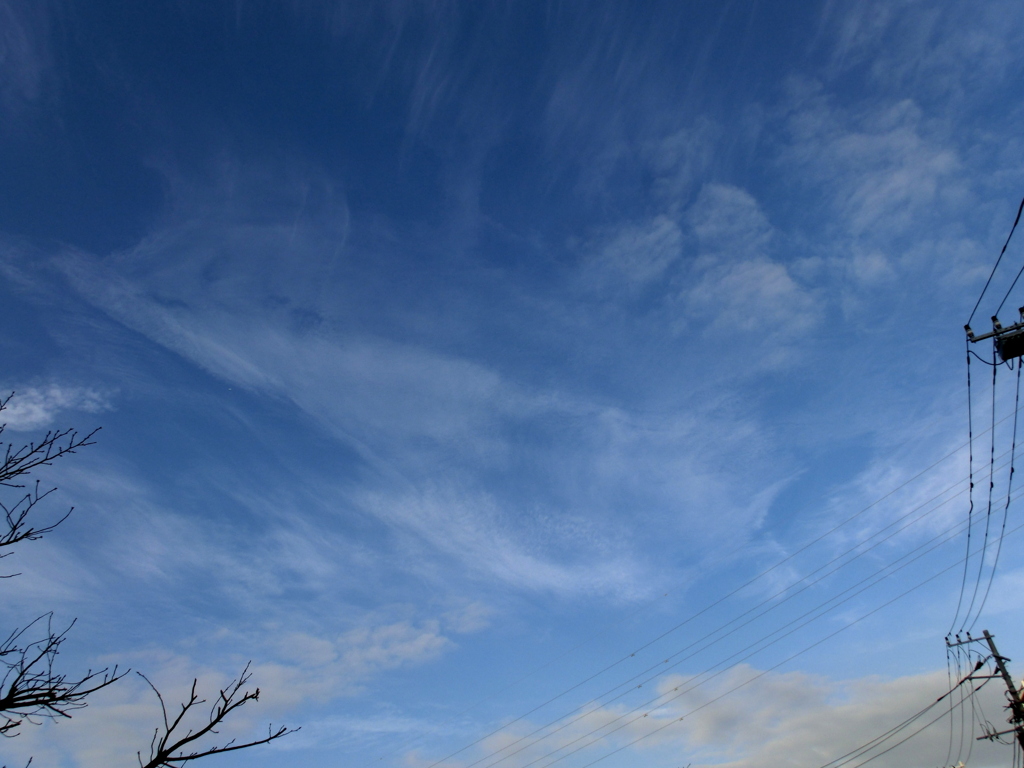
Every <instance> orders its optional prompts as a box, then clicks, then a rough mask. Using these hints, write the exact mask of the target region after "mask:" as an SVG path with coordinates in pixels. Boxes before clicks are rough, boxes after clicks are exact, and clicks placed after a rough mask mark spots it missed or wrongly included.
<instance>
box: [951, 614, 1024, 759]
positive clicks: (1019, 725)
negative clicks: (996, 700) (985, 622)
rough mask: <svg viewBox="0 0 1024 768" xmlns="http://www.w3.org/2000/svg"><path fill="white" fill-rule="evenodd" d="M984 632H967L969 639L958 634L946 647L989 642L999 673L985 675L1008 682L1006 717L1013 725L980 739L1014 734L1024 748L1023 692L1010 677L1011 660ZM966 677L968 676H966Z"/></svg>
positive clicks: (989, 635) (979, 663) (991, 738)
mask: <svg viewBox="0 0 1024 768" xmlns="http://www.w3.org/2000/svg"><path fill="white" fill-rule="evenodd" d="M982 632H983V633H984V634H983V636H982V637H971V633H970V632H968V633H967V639H966V640H961V639H960V635H959V634H957V636H956V642H955V643H951V642H950V641H949V638H948V637H947V638H946V647H947V648H954V647H956V646H958V645H967V644H968V643H980V642H985V643H988V649H989V651H990V652H991V653H992V661H993V662H995V665H996V669H997V670H998V672H999V674H997V675H984V677H1001V678H1003V682H1004V683H1006V700H1007V701H1008V702H1009V704H1008V706H1007V707H1006V708H1007V709H1009V710H1010V716H1009V717H1008V718H1007V719H1006V722H1008V723H1009V724H1010V725H1012V726H1013V727H1012V728H1010V729H1009V730H1006V731H997V732H995V733H986V734H985V735H984V736H979V737H978V741H981V740H982V739H988V740H989V741H995V739H996V738H997V737H999V736H1006V735H1007V734H1010V733H1012V734H1014V735H1016V737H1017V742H1018V743H1019V744H1020V746H1021V749H1024V701H1022V700H1021V697H1020V694H1021V692H1020V691H1019V690H1018V689H1017V686H1016V685H1014V684H1013V678H1012V677H1010V673H1009V671H1008V670H1007V669H1006V662H1008V661H1009V659H1008V658H1006V657H1005V656H1000V655H999V650H998V649H997V648H996V640H995V638H994V637H992V635H991V634H989V631H988V630H987V629H984V630H982ZM981 665H982V662H980V661H979V662H978V667H976V668H975V670H977V669H978V668H980V667H981ZM968 677H970V678H974V679H980V678H977V677H975V674H974V672H972V673H971V674H970V675H968ZM965 679H966V678H965Z"/></svg>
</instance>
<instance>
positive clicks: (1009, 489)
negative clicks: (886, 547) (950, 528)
mask: <svg viewBox="0 0 1024 768" xmlns="http://www.w3.org/2000/svg"><path fill="white" fill-rule="evenodd" d="M1020 374H1021V366H1019V365H1018V366H1017V387H1016V392H1015V394H1014V407H1013V437H1012V439H1011V441H1010V473H1009V476H1008V477H1007V480H1006V506H1004V507H1003V524H1002V527H1001V529H1000V531H999V541H998V542H997V544H996V554H995V558H994V560H993V561H992V572H991V573H990V574H989V577H988V586H986V587H985V596H984V597H983V598H982V600H981V605H980V606H979V607H978V613H977V615H976V616H975V617H974V621H973V622H972V623H971V626H970V629H974V624H975V623H977V621H978V619H979V618H981V612H982V611H983V610H984V609H985V603H987V602H988V595H989V592H990V591H991V590H992V582H993V581H994V580H995V576H996V567H997V566H998V565H999V555H1000V553H1001V552H1002V551H1003V537H1004V536H1005V535H1006V521H1007V519H1008V518H1009V515H1010V495H1011V493H1012V491H1013V473H1014V458H1015V456H1016V451H1017V408H1018V407H1019V406H1020ZM982 559H983V560H984V558H982Z"/></svg>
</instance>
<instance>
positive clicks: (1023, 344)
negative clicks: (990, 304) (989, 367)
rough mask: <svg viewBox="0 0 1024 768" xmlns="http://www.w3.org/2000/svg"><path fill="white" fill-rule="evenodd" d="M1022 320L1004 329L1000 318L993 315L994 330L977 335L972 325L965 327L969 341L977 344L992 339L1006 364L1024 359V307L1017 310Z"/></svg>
mask: <svg viewBox="0 0 1024 768" xmlns="http://www.w3.org/2000/svg"><path fill="white" fill-rule="evenodd" d="M1017 312H1018V313H1019V314H1020V320H1019V321H1018V322H1016V323H1014V324H1013V325H1007V326H1006V327H1003V324H1002V323H1000V322H999V318H998V317H997V316H995V315H992V330H991V331H990V332H989V333H982V334H980V335H978V334H975V333H974V331H973V330H971V326H970V325H965V326H964V331H965V332H966V333H967V341H969V342H970V343H972V344H975V343H977V342H979V341H984V340H985V339H992V342H993V344H995V348H996V352H998V353H999V358H1000V359H1001V360H1002V361H1003V362H1004V363H1005V362H1006V361H1007V360H1013V359H1014V358H1016V357H1024V307H1021V308H1020V309H1018V310H1017Z"/></svg>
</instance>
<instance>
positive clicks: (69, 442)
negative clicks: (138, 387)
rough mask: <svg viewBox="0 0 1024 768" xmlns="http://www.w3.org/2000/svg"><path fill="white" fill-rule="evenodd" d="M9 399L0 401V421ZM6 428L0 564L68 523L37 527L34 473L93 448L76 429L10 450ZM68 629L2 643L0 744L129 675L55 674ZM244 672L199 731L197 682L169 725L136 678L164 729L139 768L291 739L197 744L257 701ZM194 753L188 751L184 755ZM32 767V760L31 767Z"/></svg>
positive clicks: (43, 627)
mask: <svg viewBox="0 0 1024 768" xmlns="http://www.w3.org/2000/svg"><path fill="white" fill-rule="evenodd" d="M13 396H14V393H11V394H10V395H8V396H7V397H5V398H0V420H2V412H3V411H4V410H6V409H7V406H8V403H10V401H11V398H12V397H13ZM6 426H7V425H6V424H5V423H2V421H0V449H2V451H3V463H2V464H0V491H6V496H9V497H13V498H3V497H0V511H2V512H3V516H4V519H3V521H2V523H0V559H3V558H6V557H7V556H8V555H10V554H12V551H11V549H10V548H11V547H13V546H15V545H17V544H21V543H22V542H27V541H36V540H38V539H40V538H42V537H43V536H44V535H46V534H48V533H51V532H52V531H53V530H54V529H55V528H57V526H59V525H60V524H61V523H63V522H64V521H65V520H67V518H68V516H69V515H70V514H71V512H72V511H73V509H74V508H72V509H69V510H68V511H67V513H65V514H64V515H63V516H62V517H59V518H57V519H56V520H53V521H52V522H42V523H39V522H36V520H35V518H36V517H38V516H39V510H38V507H39V505H40V503H41V502H42V501H44V500H45V499H46V498H47V497H48V496H49V495H50V494H51V493H53V492H54V491H55V490H56V488H49V489H47V490H42V491H41V490H40V483H39V481H38V480H35V481H34V482H33V483H31V484H29V483H27V482H26V480H27V476H28V475H30V474H31V473H32V472H33V471H34V470H36V469H39V468H40V467H44V466H49V465H51V464H53V462H55V461H57V460H58V459H61V458H64V457H66V456H69V455H71V454H73V453H76V452H77V451H78V449H79V448H85V447H87V446H90V445H93V444H94V443H95V440H94V439H93V438H94V437H95V435H96V433H97V432H98V431H99V430H98V429H96V430H93V431H92V432H89V433H88V434H84V435H83V434H80V433H79V432H77V431H76V430H74V429H61V430H50V431H48V432H46V434H45V435H43V437H42V438H41V439H40V440H39V441H38V442H27V443H23V444H16V443H12V442H9V441H7V440H6V439H5V437H4V431H5V429H6ZM19 575H20V574H18V573H0V579H9V578H13V577H15V576H19ZM74 623H75V622H74V621H72V622H71V623H70V624H68V626H66V627H64V628H63V629H58V628H55V627H54V621H53V613H52V612H47V613H43V614H41V615H40V616H38V617H37V618H36V619H34V620H33V621H31V622H29V623H28V624H27V625H26V626H24V627H19V628H15V629H14V630H12V631H11V632H10V634H8V635H7V636H6V639H5V640H3V641H2V642H0V736H5V737H8V738H13V737H15V736H17V735H18V734H19V733H20V732H21V728H22V726H24V725H26V724H27V725H38V724H40V723H41V722H43V721H44V720H59V719H63V718H70V717H71V713H72V712H74V711H76V710H79V709H82V708H83V707H85V706H86V704H87V701H86V699H87V698H88V697H89V696H90V695H91V694H93V693H95V692H96V691H98V690H100V689H102V688H106V687H107V686H109V685H113V684H114V683H116V682H117V681H118V680H120V679H122V678H123V677H124V676H125V675H126V674H127V673H128V670H119V669H118V667H117V666H114V667H105V668H103V669H100V670H96V671H94V670H92V669H89V670H87V671H86V672H85V673H84V674H80V675H77V676H75V675H71V676H69V675H68V674H66V673H63V672H60V671H59V670H58V669H57V665H56V662H57V657H58V655H59V653H60V649H61V645H62V644H63V643H64V642H65V641H66V639H67V637H68V633H69V632H70V631H71V628H72V627H73V626H74ZM249 666H250V665H249V664H246V666H245V669H243V670H242V674H241V675H239V676H238V677H237V678H236V679H234V680H232V682H231V683H229V684H228V686H227V687H225V688H223V689H222V690H221V691H220V692H219V693H218V695H217V698H216V700H215V702H214V704H213V706H212V707H211V709H210V711H209V716H208V717H207V718H206V721H205V723H204V724H203V725H201V726H199V727H196V728H187V727H186V725H185V722H184V721H185V720H186V719H187V718H188V717H190V716H191V715H193V714H194V713H195V712H196V711H197V707H200V706H201V705H202V704H205V703H206V700H205V699H202V698H200V697H199V694H198V693H197V692H196V687H197V684H198V681H197V680H195V681H193V683H192V691H191V694H190V696H189V699H188V701H186V702H185V703H183V704H181V710H180V712H178V713H177V715H175V716H174V717H173V718H172V717H171V716H170V715H169V714H168V711H167V706H166V704H165V702H164V698H163V696H162V695H161V694H160V691H158V690H157V688H156V686H154V685H153V683H151V682H150V680H149V678H147V677H146V676H145V675H142V674H141V673H138V674H139V675H140V676H141V677H142V679H144V680H145V681H146V683H147V684H148V685H149V687H150V688H151V689H152V690H153V692H154V693H155V694H156V696H157V699H159V701H160V708H161V711H162V712H163V723H162V724H161V725H160V726H158V727H157V728H156V729H155V731H154V734H153V738H152V740H151V742H150V748H149V757H148V758H147V759H146V760H144V759H143V757H142V752H141V751H140V752H138V753H137V754H138V762H139V766H141V768H180V767H181V766H183V765H184V764H186V763H188V762H191V761H193V760H198V759H200V758H203V757H207V756H209V755H214V754H218V753H221V752H231V751H235V750H239V749H247V748H249V747H254V746H257V745H259V744H267V743H269V742H271V741H274V740H276V739H279V738H281V737H282V736H286V735H287V734H289V733H293V732H295V731H296V730H298V729H297V728H286V727H284V726H280V727H278V728H277V729H276V730H275V729H274V728H273V726H269V727H268V729H267V735H266V736H265V737H263V738H258V739H254V740H251V741H247V742H241V743H236V742H235V741H234V740H231V741H228V742H227V743H225V744H223V745H220V746H214V745H210V744H209V743H208V740H206V742H204V743H203V744H201V745H200V744H198V743H197V742H200V741H201V740H204V737H206V736H209V735H212V734H216V733H217V732H218V731H217V727H218V726H219V725H221V724H222V723H223V722H224V720H225V719H226V718H227V717H228V716H229V715H230V714H231V713H232V712H234V711H235V710H237V709H239V708H240V707H242V706H244V705H245V704H247V703H248V702H250V701H257V700H258V699H259V695H260V690H259V688H255V689H253V690H246V685H247V683H248V682H249V679H250V677H251V673H250V672H249ZM187 750H192V751H187ZM29 762H30V763H31V760H29Z"/></svg>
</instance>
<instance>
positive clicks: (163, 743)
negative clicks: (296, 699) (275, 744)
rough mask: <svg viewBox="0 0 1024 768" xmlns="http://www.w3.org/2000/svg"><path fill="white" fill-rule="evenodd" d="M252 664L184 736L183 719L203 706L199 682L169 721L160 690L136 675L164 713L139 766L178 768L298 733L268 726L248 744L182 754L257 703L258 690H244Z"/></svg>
mask: <svg viewBox="0 0 1024 768" xmlns="http://www.w3.org/2000/svg"><path fill="white" fill-rule="evenodd" d="M251 663H252V662H250V663H249V664H246V665H245V669H243V670H242V674H241V675H239V676H238V678H237V679H236V680H232V681H231V682H230V683H229V684H228V685H227V687H226V688H222V689H221V691H220V693H219V694H218V695H217V699H216V701H215V702H214V703H213V706H212V707H211V708H210V714H209V716H208V717H207V719H206V723H205V724H204V725H203V726H202V727H200V728H198V729H196V730H193V729H191V728H189V729H187V730H186V731H185V733H181V728H182V727H183V726H182V722H183V721H184V719H185V717H186V716H187V715H188V714H189V713H190V712H192V711H193V710H194V709H195V708H196V707H198V706H200V705H202V704H205V703H206V699H201V698H199V696H198V694H197V693H196V686H197V685H198V682H199V681H198V680H193V681H192V690H191V692H190V694H189V698H188V701H186V702H185V703H184V704H182V705H181V711H179V712H178V714H177V715H176V716H175V717H174V718H173V719H172V718H171V717H170V716H169V715H168V713H167V706H166V704H165V702H164V697H163V696H162V695H161V694H160V691H158V690H157V688H156V686H155V685H153V683H152V682H151V681H150V679H149V678H148V677H146V676H145V675H143V674H142V673H141V672H137V673H136V674H138V675H139V677H141V678H142V679H143V680H145V681H146V683H147V684H148V685H149V687H150V688H152V689H153V693H155V694H156V696H157V699H159V700H160V710H161V712H162V713H163V720H164V725H163V729H162V732H161V729H160V728H157V729H156V731H155V732H154V733H153V738H152V740H151V741H150V745H149V760H148V762H143V759H142V753H141V752H139V753H137V755H138V759H139V767H140V768H180V766H182V765H183V764H185V763H186V762H189V761H190V760H198V759H199V758H202V757H208V756H210V755H216V754H219V753H221V752H233V751H235V750H238V749H247V748H249V747H255V746H257V745H259V744H268V743H270V742H271V741H274V740H275V739H279V738H281V737H282V736H286V735H288V734H289V733H295V731H297V730H299V729H298V728H287V727H285V726H283V725H282V726H280V727H279V728H278V729H277V730H274V727H273V726H272V725H271V726H268V727H267V735H266V737H264V738H262V739H254V740H253V741H247V742H244V743H241V744H236V743H235V740H234V739H232V740H231V741H229V742H227V743H226V744H223V745H221V746H213V747H206V748H204V749H201V750H199V751H192V752H184V751H183V750H184V748H185V747H187V746H188V745H191V744H193V743H194V742H196V741H198V740H199V739H201V738H203V737H204V736H206V735H207V734H211V733H212V734H216V733H217V732H218V731H217V726H218V725H220V724H221V723H222V722H223V721H224V719H225V718H226V717H227V716H228V715H230V714H231V713H232V712H233V711H235V710H236V709H239V708H240V707H243V706H245V704H246V703H247V702H250V701H258V700H259V697H260V689H259V688H256V689H255V690H252V691H246V690H243V689H244V688H245V685H246V683H248V682H249V678H250V677H252V673H251V672H250V671H249V666H250V664H251Z"/></svg>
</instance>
